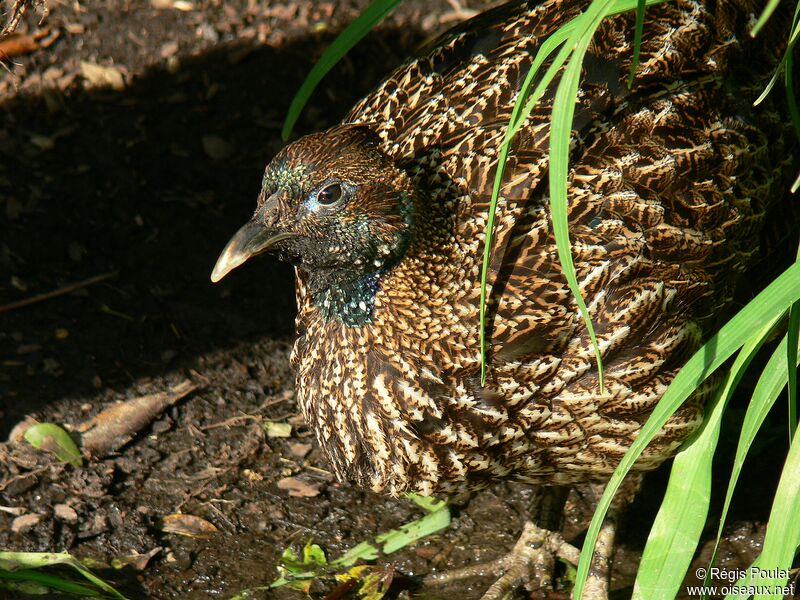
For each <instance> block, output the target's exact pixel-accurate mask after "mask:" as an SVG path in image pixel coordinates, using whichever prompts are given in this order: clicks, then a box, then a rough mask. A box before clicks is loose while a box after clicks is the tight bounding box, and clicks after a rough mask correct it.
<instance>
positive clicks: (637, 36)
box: [628, 0, 646, 89]
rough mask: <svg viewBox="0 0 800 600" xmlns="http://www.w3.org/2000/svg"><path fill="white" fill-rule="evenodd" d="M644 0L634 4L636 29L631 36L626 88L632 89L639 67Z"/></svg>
mask: <svg viewBox="0 0 800 600" xmlns="http://www.w3.org/2000/svg"><path fill="white" fill-rule="evenodd" d="M645 5H646V2H645V0H639V1H638V3H637V4H636V29H635V30H634V34H633V59H632V60H631V72H630V74H629V75H628V88H629V89H630V88H632V87H633V80H634V79H635V78H636V69H637V67H638V66H639V53H640V51H641V49H642V33H643V32H644V9H645Z"/></svg>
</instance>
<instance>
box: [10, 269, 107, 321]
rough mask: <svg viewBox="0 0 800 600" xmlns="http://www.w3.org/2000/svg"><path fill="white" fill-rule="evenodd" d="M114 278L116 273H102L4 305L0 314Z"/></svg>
mask: <svg viewBox="0 0 800 600" xmlns="http://www.w3.org/2000/svg"><path fill="white" fill-rule="evenodd" d="M116 276H117V273H116V272H113V271H112V272H110V273H103V274H102V275H95V276H94V277H90V278H89V279H84V280H83V281H78V282H75V283H68V284H67V285H65V286H64V287H60V288H58V289H57V290H53V291H52V292H45V293H43V294H37V295H35V296H31V297H30V298H25V299H24V300H18V301H17V302H12V303H10V304H4V305H2V306H0V313H4V312H10V311H12V310H17V309H18V308H24V307H26V306H30V305H31V304H36V303H38V302H44V301H45V300H50V299H51V298H57V297H58V296H63V295H64V294H69V293H70V292H74V291H76V290H80V289H82V288H85V287H88V286H90V285H94V284H95V283H100V282H101V281H106V280H107V279H111V278H112V277H116Z"/></svg>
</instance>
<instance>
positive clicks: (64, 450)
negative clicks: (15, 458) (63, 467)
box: [25, 423, 83, 467]
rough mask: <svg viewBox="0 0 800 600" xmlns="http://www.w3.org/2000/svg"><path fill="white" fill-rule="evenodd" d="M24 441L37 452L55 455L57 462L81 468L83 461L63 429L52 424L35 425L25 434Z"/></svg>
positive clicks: (76, 447)
mask: <svg viewBox="0 0 800 600" xmlns="http://www.w3.org/2000/svg"><path fill="white" fill-rule="evenodd" d="M25 440H26V441H27V442H28V443H29V444H30V445H31V446H33V447H34V448H36V449H37V450H44V451H45V452H50V453H52V454H55V456H56V457H57V458H58V459H59V460H63V461H64V462H66V463H69V464H71V465H72V466H74V467H82V466H83V459H82V458H81V453H80V451H79V450H78V446H76V445H75V442H74V441H73V440H72V438H71V437H70V436H69V433H67V432H66V431H65V430H64V429H63V428H61V427H59V426H58V425H55V424H53V423H37V424H36V425H33V426H31V427H29V428H28V430H27V431H26V432H25Z"/></svg>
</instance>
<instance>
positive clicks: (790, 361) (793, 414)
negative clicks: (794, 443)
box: [786, 302, 800, 440]
mask: <svg viewBox="0 0 800 600" xmlns="http://www.w3.org/2000/svg"><path fill="white" fill-rule="evenodd" d="M786 337H787V339H788V344H787V348H786V364H787V365H796V364H797V340H798V337H800V302H795V303H794V305H793V306H792V309H791V312H790V313H789V331H788V333H787V334H786ZM787 384H788V386H789V439H790V440H791V439H794V434H795V431H796V430H797V369H796V368H795V369H792V368H791V367H790V368H789V369H788V381H787Z"/></svg>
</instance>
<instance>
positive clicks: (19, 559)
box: [0, 552, 127, 600]
mask: <svg viewBox="0 0 800 600" xmlns="http://www.w3.org/2000/svg"><path fill="white" fill-rule="evenodd" d="M54 566H67V567H71V568H73V569H75V570H76V571H78V573H80V574H81V575H82V576H83V577H84V579H87V580H88V581H90V582H91V583H93V584H94V585H95V586H96V587H98V588H100V589H101V590H102V591H103V592H105V593H106V594H108V595H109V596H111V597H113V598H117V600H127V599H126V598H125V596H123V595H122V594H120V593H119V592H118V591H117V590H115V589H114V588H113V587H112V586H110V585H109V584H107V583H106V582H105V581H103V580H102V579H100V578H99V577H98V576H97V575H95V574H94V573H92V572H91V571H90V570H89V569H87V568H86V566H84V565H83V563H81V562H80V561H79V560H78V559H76V558H75V557H73V556H72V555H71V554H69V553H67V552H60V553H55V552H0V570H4V571H7V572H9V573H15V572H19V571H20V570H26V569H43V568H46V567H54Z"/></svg>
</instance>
